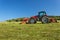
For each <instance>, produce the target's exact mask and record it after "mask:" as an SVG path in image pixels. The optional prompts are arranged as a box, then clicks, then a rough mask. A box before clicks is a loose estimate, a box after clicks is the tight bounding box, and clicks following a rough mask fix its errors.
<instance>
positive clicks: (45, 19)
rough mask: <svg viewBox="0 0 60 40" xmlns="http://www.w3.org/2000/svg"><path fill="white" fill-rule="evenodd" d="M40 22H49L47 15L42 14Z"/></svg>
mask: <svg viewBox="0 0 60 40" xmlns="http://www.w3.org/2000/svg"><path fill="white" fill-rule="evenodd" d="M41 22H42V23H44V24H45V23H49V19H48V17H47V16H43V17H42V19H41Z"/></svg>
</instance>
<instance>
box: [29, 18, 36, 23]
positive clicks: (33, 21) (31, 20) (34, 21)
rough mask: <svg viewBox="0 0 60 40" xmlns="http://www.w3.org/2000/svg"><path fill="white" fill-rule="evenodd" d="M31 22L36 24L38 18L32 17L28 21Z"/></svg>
mask: <svg viewBox="0 0 60 40" xmlns="http://www.w3.org/2000/svg"><path fill="white" fill-rule="evenodd" d="M28 23H29V24H35V23H36V20H35V19H34V18H30V20H29V21H28Z"/></svg>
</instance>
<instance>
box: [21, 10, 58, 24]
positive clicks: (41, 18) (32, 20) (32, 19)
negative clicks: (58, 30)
mask: <svg viewBox="0 0 60 40" xmlns="http://www.w3.org/2000/svg"><path fill="white" fill-rule="evenodd" d="M37 21H41V22H42V23H50V22H57V20H56V19H55V18H49V17H48V16H47V14H46V12H45V11H40V12H38V15H36V16H32V17H30V18H24V19H23V21H22V23H27V24H35V23H36V22H37Z"/></svg>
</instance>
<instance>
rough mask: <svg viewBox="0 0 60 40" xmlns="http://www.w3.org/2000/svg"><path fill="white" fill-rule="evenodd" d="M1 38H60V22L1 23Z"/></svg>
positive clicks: (33, 39)
mask: <svg viewBox="0 0 60 40" xmlns="http://www.w3.org/2000/svg"><path fill="white" fill-rule="evenodd" d="M0 40H60V23H49V24H41V23H37V24H19V23H16V22H15V23H14V22H10V23H9V22H1V23H0Z"/></svg>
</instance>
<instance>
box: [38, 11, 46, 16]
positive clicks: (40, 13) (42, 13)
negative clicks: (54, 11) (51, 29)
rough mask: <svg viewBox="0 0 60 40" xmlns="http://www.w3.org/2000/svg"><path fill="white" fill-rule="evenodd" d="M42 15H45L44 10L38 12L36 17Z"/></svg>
mask: <svg viewBox="0 0 60 40" xmlns="http://www.w3.org/2000/svg"><path fill="white" fill-rule="evenodd" d="M43 16H46V12H45V11H41V12H38V17H43Z"/></svg>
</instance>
